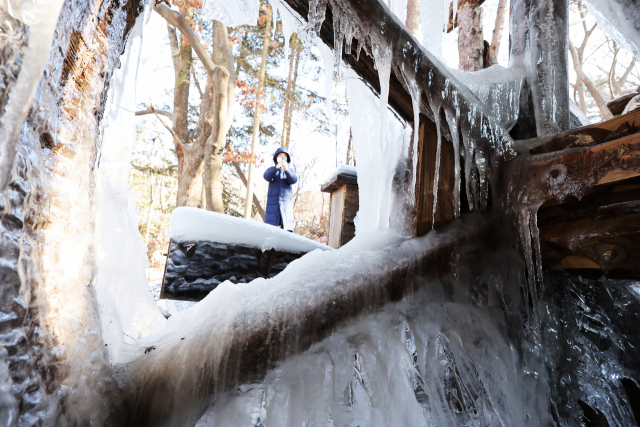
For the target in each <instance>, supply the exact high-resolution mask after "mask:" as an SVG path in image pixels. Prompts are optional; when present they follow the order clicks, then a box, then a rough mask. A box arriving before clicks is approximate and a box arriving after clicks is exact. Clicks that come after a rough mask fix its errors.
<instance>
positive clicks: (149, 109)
mask: <svg viewBox="0 0 640 427" xmlns="http://www.w3.org/2000/svg"><path fill="white" fill-rule="evenodd" d="M145 107H147V109H146V110H140V111H136V116H144V115H146V114H160V115H161V116H165V117H167V118H168V119H169V120H171V121H172V122H173V114H171V113H170V112H168V111H164V110H156V109H155V108H154V106H153V105H146V104H145Z"/></svg>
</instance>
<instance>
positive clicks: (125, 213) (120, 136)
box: [94, 16, 166, 364]
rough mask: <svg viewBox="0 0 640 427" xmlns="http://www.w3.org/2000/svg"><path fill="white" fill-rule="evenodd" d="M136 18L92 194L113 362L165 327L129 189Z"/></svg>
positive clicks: (138, 37) (138, 34) (99, 284)
mask: <svg viewBox="0 0 640 427" xmlns="http://www.w3.org/2000/svg"><path fill="white" fill-rule="evenodd" d="M141 20H142V16H140V17H139V18H138V22H137V24H136V26H135V27H134V28H133V30H132V31H131V34H130V35H129V40H128V43H127V47H126V49H125V53H124V55H123V56H122V57H121V59H120V62H121V66H120V69H119V70H117V71H116V73H114V76H113V78H112V80H111V88H112V89H111V92H110V96H109V102H108V105H107V108H106V112H105V126H104V128H103V132H102V136H101V140H102V143H101V145H102V147H101V150H100V161H99V163H98V168H97V171H96V187H95V195H94V198H95V212H96V214H95V215H96V219H95V222H96V225H95V227H96V228H95V234H94V246H95V248H96V264H97V266H96V278H95V288H96V293H97V298H98V303H99V305H100V320H101V326H102V332H101V339H102V341H103V342H104V343H105V344H106V347H107V350H108V352H109V359H110V361H111V363H114V364H115V363H121V362H127V361H129V360H130V358H131V355H130V352H131V351H133V352H135V351H136V350H137V349H138V348H139V346H138V345H137V340H138V339H139V338H142V337H145V336H148V335H149V334H151V333H152V332H156V331H157V330H159V329H161V328H162V327H164V325H165V323H166V320H165V318H164V317H163V316H162V314H161V313H160V311H159V310H158V307H157V305H156V303H155V301H154V300H153V296H152V295H151V293H150V292H149V284H148V282H147V277H146V271H145V269H146V266H147V263H148V262H149V261H148V258H147V248H146V245H145V244H144V242H143V240H142V236H141V235H140V232H139V231H138V219H137V214H136V211H135V208H136V202H135V198H134V196H133V194H131V192H130V191H129V170H130V167H131V163H130V159H131V154H132V152H133V134H134V111H135V109H136V105H137V103H136V80H137V72H138V63H139V59H140V51H141V45H142V22H140V21H141ZM132 349H133V350H132Z"/></svg>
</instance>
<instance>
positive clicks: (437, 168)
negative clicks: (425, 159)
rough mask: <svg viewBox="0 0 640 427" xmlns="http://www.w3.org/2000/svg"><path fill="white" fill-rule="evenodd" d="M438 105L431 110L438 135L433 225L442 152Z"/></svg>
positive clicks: (433, 223)
mask: <svg viewBox="0 0 640 427" xmlns="http://www.w3.org/2000/svg"><path fill="white" fill-rule="evenodd" d="M440 112H441V110H440V106H438V107H437V108H435V109H434V110H433V114H434V115H435V120H436V133H437V136H438V142H437V144H438V145H437V147H436V164H435V169H434V173H433V210H432V211H431V213H432V216H431V225H432V227H435V224H436V208H437V207H438V183H439V182H440V156H441V153H442V124H441V123H440Z"/></svg>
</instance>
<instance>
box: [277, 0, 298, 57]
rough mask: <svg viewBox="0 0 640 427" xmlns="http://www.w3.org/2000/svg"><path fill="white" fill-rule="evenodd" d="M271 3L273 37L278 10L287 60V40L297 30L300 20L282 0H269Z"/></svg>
mask: <svg viewBox="0 0 640 427" xmlns="http://www.w3.org/2000/svg"><path fill="white" fill-rule="evenodd" d="M269 4H270V5H271V12H272V14H273V36H274V37H275V34H276V28H277V22H278V12H279V13H280V20H281V21H282V35H283V36H284V57H285V60H286V61H288V60H289V40H290V39H291V35H292V34H293V33H295V32H296V31H297V30H298V27H299V26H300V23H301V22H302V20H301V19H300V17H299V16H298V15H297V14H296V13H295V12H292V11H291V10H290V9H289V8H288V7H287V5H285V4H284V3H282V0H269Z"/></svg>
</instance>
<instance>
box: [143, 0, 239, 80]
mask: <svg viewBox="0 0 640 427" xmlns="http://www.w3.org/2000/svg"><path fill="white" fill-rule="evenodd" d="M154 10H155V11H156V12H158V13H159V14H160V16H162V17H163V18H164V19H165V20H166V21H167V22H168V23H169V24H171V25H173V26H174V27H176V28H177V29H179V30H180V32H181V33H182V35H183V36H184V37H185V38H186V39H187V41H188V42H189V45H191V47H192V48H193V50H195V52H196V55H198V58H199V59H200V61H201V62H202V65H204V68H205V69H206V70H207V72H208V73H213V72H214V71H215V70H216V69H217V68H221V67H218V66H217V65H216V64H214V63H213V61H212V60H211V58H210V57H209V54H208V53H207V51H206V49H205V48H204V47H203V46H202V44H201V43H200V40H199V39H198V36H197V35H196V33H194V32H193V29H192V28H191V25H189V23H188V22H187V20H186V19H185V18H184V16H182V14H181V13H180V12H177V11H175V10H172V9H169V8H168V7H167V6H165V5H163V4H156V5H155V6H154ZM222 68H223V67H222ZM222 72H223V74H225V73H226V74H229V71H227V70H226V69H224V71H222Z"/></svg>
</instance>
